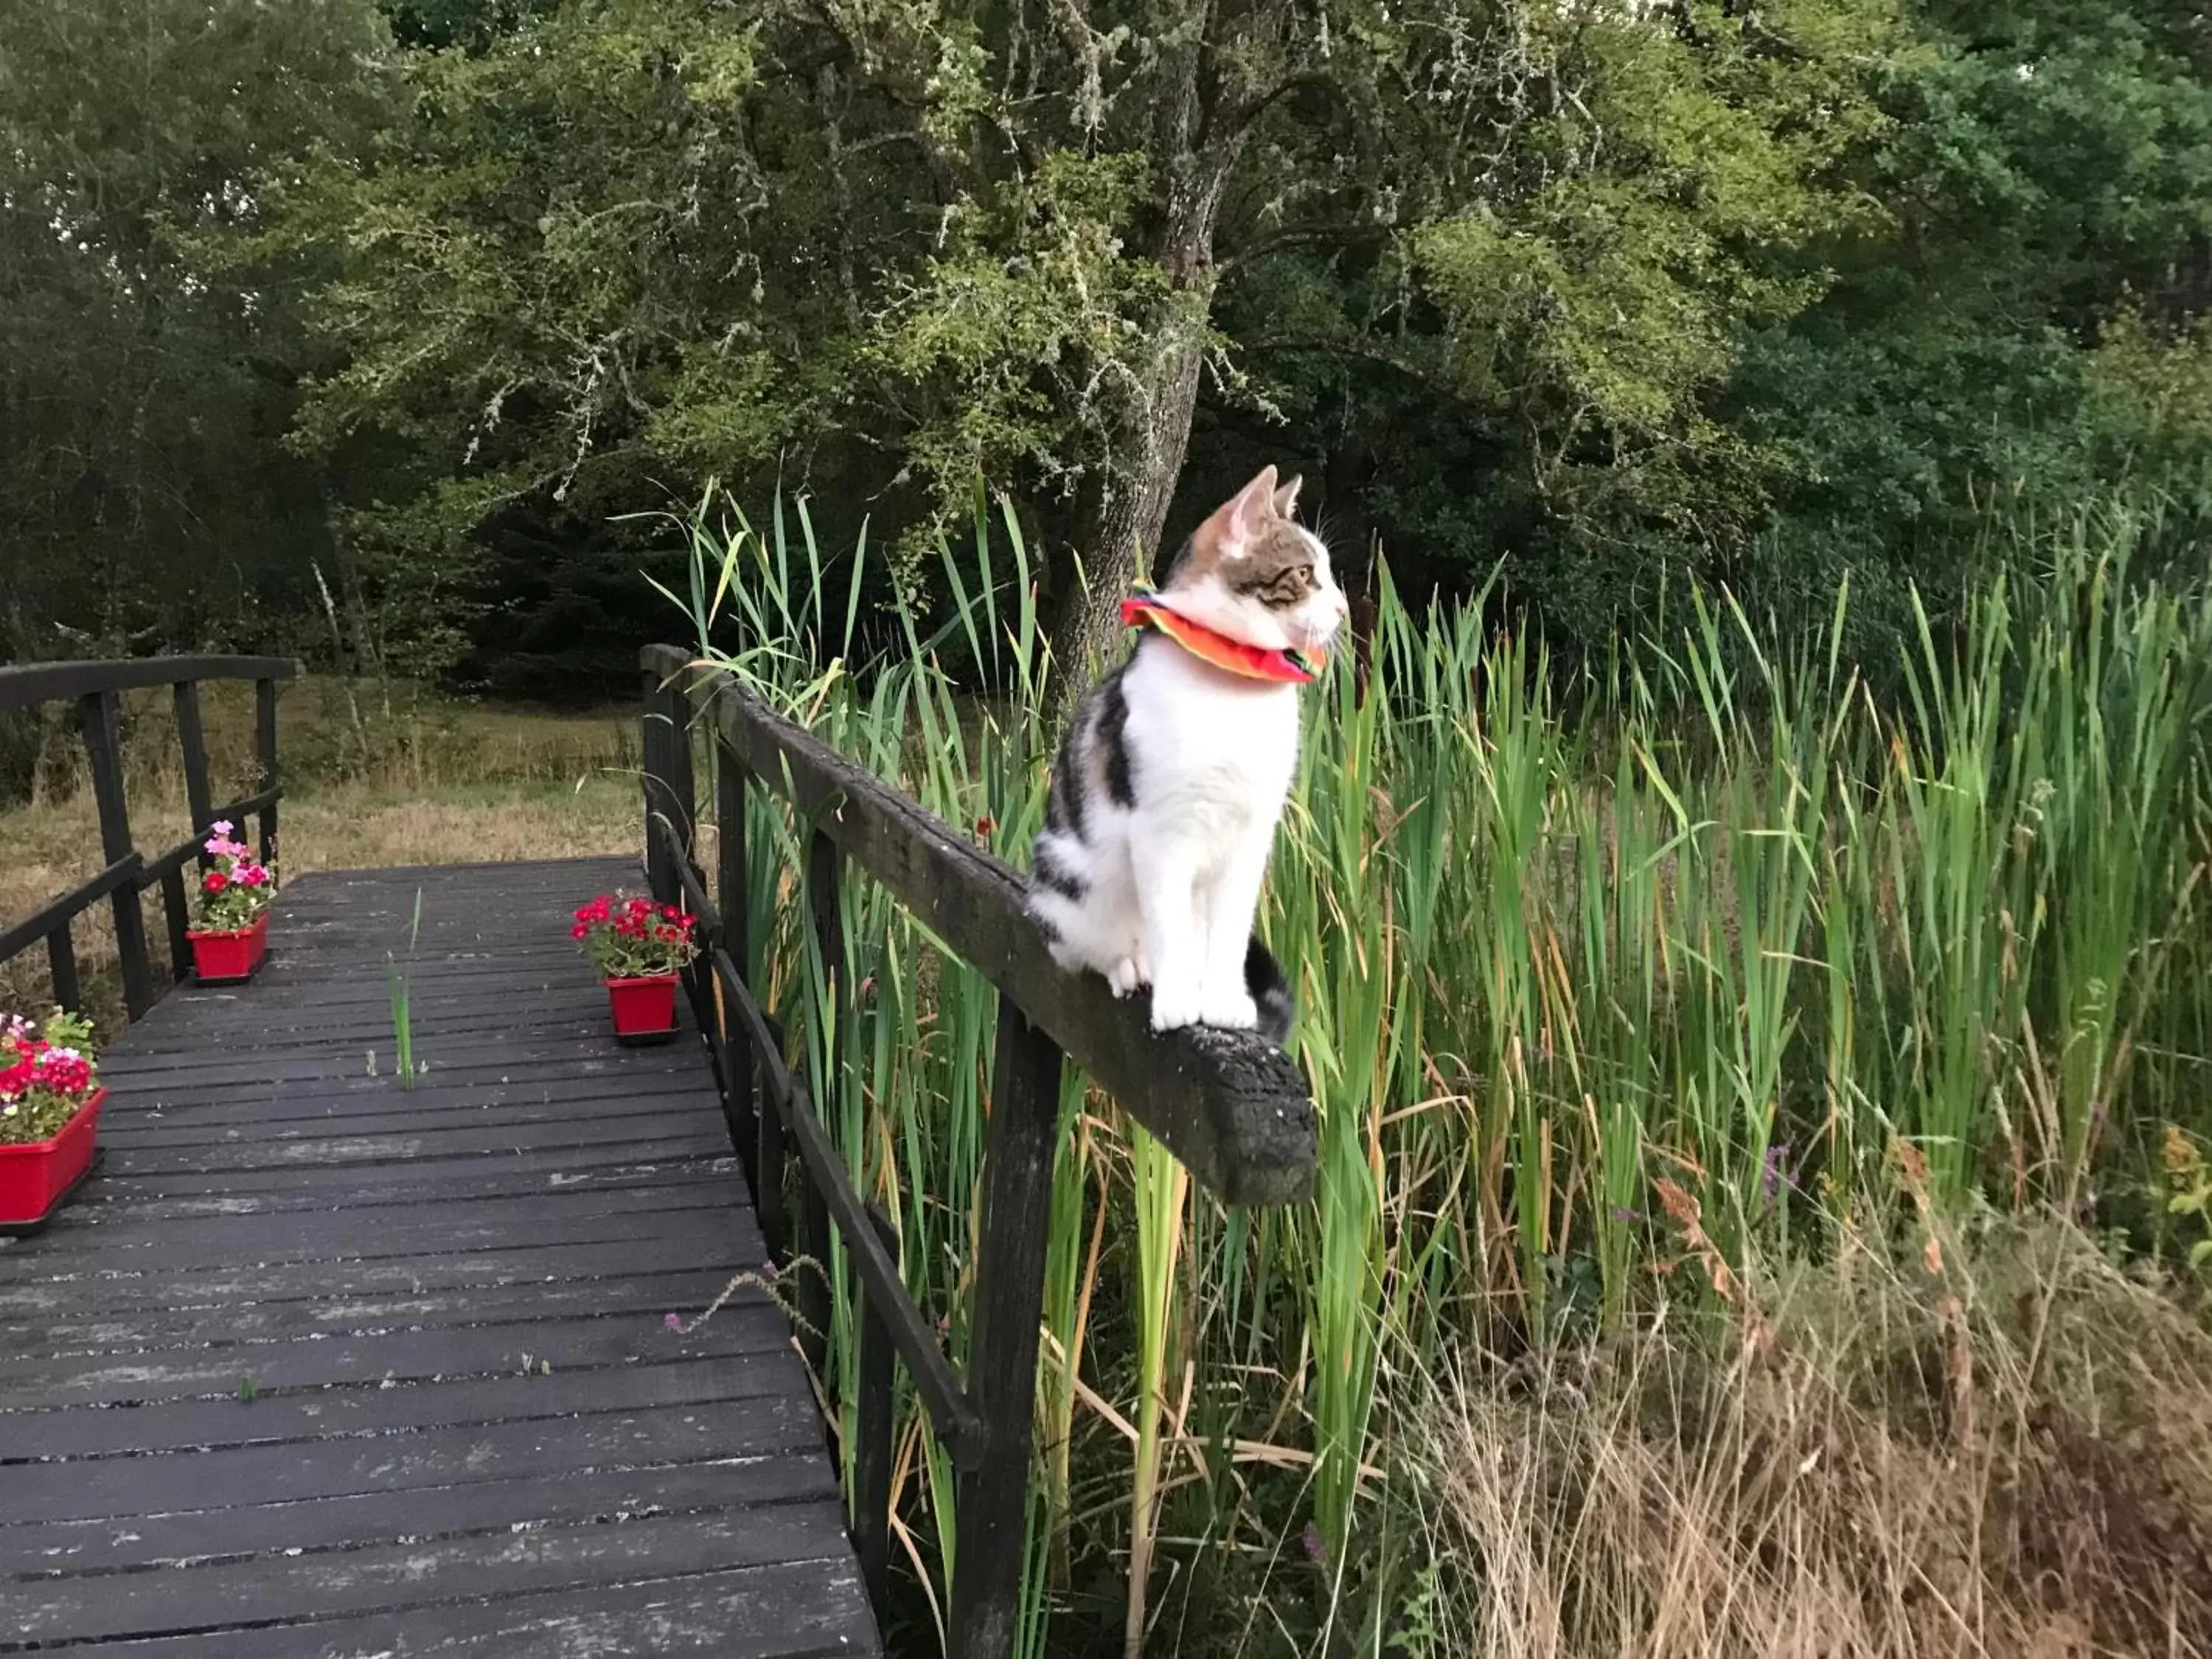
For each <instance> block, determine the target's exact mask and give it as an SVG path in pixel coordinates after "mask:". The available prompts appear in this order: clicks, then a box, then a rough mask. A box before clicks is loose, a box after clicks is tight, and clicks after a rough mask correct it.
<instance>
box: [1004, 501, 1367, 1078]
mask: <svg viewBox="0 0 2212 1659" xmlns="http://www.w3.org/2000/svg"><path fill="white" fill-rule="evenodd" d="M1299 482H1300V481H1299V480H1298V479H1297V478H1293V479H1291V482H1290V483H1287V484H1285V485H1282V486H1281V487H1280V488H1278V487H1277V485H1276V483H1275V469H1274V468H1273V467H1272V466H1271V467H1268V468H1267V470H1266V471H1263V472H1261V474H1260V476H1259V477H1256V478H1255V479H1254V480H1253V481H1252V482H1251V483H1249V484H1247V485H1246V486H1245V487H1244V488H1243V489H1241V490H1239V491H1238V492H1237V495H1236V497H1235V498H1234V499H1233V500H1231V501H1228V502H1226V503H1225V504H1224V505H1223V506H1222V507H1219V508H1218V509H1217V510H1216V511H1215V512H1214V513H1213V514H1212V517H1210V518H1208V519H1207V520H1206V522H1205V523H1204V524H1202V525H1200V526H1199V527H1198V530H1197V531H1196V532H1195V533H1194V534H1193V536H1192V537H1191V538H1190V540H1189V541H1188V543H1186V544H1184V546H1183V548H1182V551H1181V552H1180V553H1178V554H1177V555H1176V558H1175V561H1174V562H1173V563H1172V564H1170V566H1169V568H1168V571H1167V575H1166V580H1164V582H1163V584H1162V585H1161V586H1160V588H1159V590H1158V593H1157V594H1155V595H1153V596H1152V597H1151V599H1149V600H1148V601H1146V602H1143V603H1142V604H1140V605H1136V606H1133V611H1148V612H1149V613H1150V617H1151V620H1152V622H1153V623H1154V625H1153V626H1152V627H1149V628H1146V629H1144V631H1142V632H1140V633H1139V635H1138V636H1137V641H1136V645H1135V647H1134V648H1133V650H1132V651H1131V652H1130V653H1129V656H1128V658H1127V660H1125V661H1124V662H1123V663H1122V665H1121V666H1120V667H1119V668H1116V669H1115V671H1113V672H1112V673H1110V674H1109V675H1107V676H1106V677H1105V678H1103V679H1102V680H1101V681H1099V683H1098V684H1097V685H1096V686H1094V687H1092V688H1091V690H1090V692H1089V693H1088V694H1086V695H1085V697H1084V699H1083V702H1081V704H1080V705H1079V707H1078V708H1077V710H1076V714H1075V719H1074V722H1073V725H1072V726H1070V728H1069V730H1068V734H1067V739H1066V743H1065V744H1063V745H1062V746H1061V749H1060V757H1059V758H1058V760H1056V761H1055V762H1054V765H1053V775H1052V792H1051V796H1050V799H1049V803H1048V807H1047V811H1046V817H1045V829H1044V830H1043V832H1042V834H1040V835H1039V836H1037V840H1036V859H1035V865H1034V868H1033V870H1032V872H1031V874H1030V910H1031V913H1032V914H1033V915H1036V918H1037V919H1038V920H1039V921H1041V922H1042V923H1043V924H1044V926H1045V927H1046V928H1047V929H1048V931H1049V932H1050V933H1051V934H1052V936H1053V941H1054V943H1053V955H1054V958H1055V959H1056V960H1057V961H1058V962H1059V963H1060V965H1061V966H1062V967H1063V968H1066V969H1070V970H1072V971H1073V970H1079V969H1085V968H1089V969H1094V970H1095V971H1097V972H1098V973H1100V974H1103V975H1105V977H1106V981H1107V983H1108V984H1109V985H1110V986H1111V987H1113V989H1114V994H1115V995H1116V996H1127V995H1128V994H1131V993H1132V992H1133V991H1135V990H1136V989H1138V987H1140V986H1149V987H1151V992H1152V1028H1153V1029H1154V1030H1161V1031H1165V1030H1173V1029H1175V1028H1176V1027H1178V1026H1183V1025H1191V1024H1205V1025H1219V1026H1227V1027H1231V1028H1233V1029H1237V1030H1255V1029H1256V1030H1261V1031H1262V1032H1264V1033H1265V1034H1266V1035H1267V1036H1268V1037H1270V1038H1271V1039H1272V1040H1273V1041H1275V1042H1282V1041H1284V1040H1285V1038H1286V1037H1287V1036H1289V1034H1290V1029H1291V1019H1292V1018H1293V1013H1294V1009H1293V1006H1292V1003H1291V991H1290V987H1289V985H1288V984H1287V983H1285V980H1284V978H1283V974H1282V969H1280V968H1279V966H1278V965H1277V964H1276V963H1275V960H1274V958H1273V957H1271V956H1269V955H1268V953H1267V948H1266V947H1265V946H1264V945H1261V943H1260V941H1259V939H1258V937H1257V936H1256V935H1255V933H1253V931H1252V919H1253V915H1254V913H1255V911H1256V910H1257V908H1258V907H1259V902H1260V888H1261V883H1262V882H1263V881H1264V879H1265V878H1266V876H1267V855H1268V853H1269V851H1270V850H1271V849H1272V848H1273V845H1274V840H1275V826H1276V824H1277V823H1279V821H1280V819H1281V817H1282V813H1283V803H1284V801H1285V798H1286V797H1287V796H1288V794H1289V793H1290V786H1291V774H1292V772H1293V770H1294V769H1296V767H1297V755H1298V693H1297V683H1296V682H1297V681H1298V680H1301V679H1306V678H1311V674H1310V672H1309V671H1305V669H1304V663H1303V661H1302V660H1301V659H1300V657H1299V655H1298V653H1304V652H1314V653H1318V652H1320V651H1322V650H1324V649H1325V648H1326V647H1328V643H1329V641H1331V640H1332V639H1333V638H1334V635H1335V633H1336V630H1337V629H1338V627H1339V626H1340V624H1341V623H1343V621H1344V617H1345V611H1346V605H1345V599H1344V594H1343V593H1342V592H1341V591H1340V589H1339V588H1338V586H1337V585H1336V581H1335V580H1334V577H1333V576H1332V575H1331V574H1330V572H1329V562H1328V549H1327V548H1326V547H1324V546H1322V543H1321V539H1320V538H1318V537H1316V536H1315V535H1313V534H1312V533H1311V532H1309V531H1305V530H1303V529H1301V528H1299V527H1298V526H1297V524H1296V523H1294V522H1293V521H1292V520H1291V507H1293V505H1294V504H1295V503H1296V502H1297V495H1298V484H1299ZM1161 612H1165V613H1167V614H1166V615H1165V616H1162V615H1160V614H1159V613H1161Z"/></svg>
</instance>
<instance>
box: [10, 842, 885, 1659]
mask: <svg viewBox="0 0 2212 1659" xmlns="http://www.w3.org/2000/svg"><path fill="white" fill-rule="evenodd" d="M639 884H640V883H639V880H638V878H637V875H636V873H635V870H634V869H631V868H628V867H625V866H623V865H622V864H620V863H618V862H617V861H613V860H578V861H574V862H563V863H553V864H535V865H520V866H466V867H453V868H438V869H429V870H420V871H416V870H408V871H382V872H349V873H343V874H330V875H321V876H314V877H309V878H302V879H301V880H300V881H298V882H296V883H295V884H293V885H292V886H291V887H290V888H289V889H288V890H287V891H286V892H285V893H284V894H283V896H282V897H281V898H280V900H279V906H280V908H279V910H278V913H277V916H276V923H275V927H274V930H273V938H272V945H273V947H274V948H273V950H272V954H271V957H270V963H269V964H268V966H267V967H266V968H265V969H264V970H263V973H262V975H260V977H259V978H258V980H257V981H255V982H254V983H253V984H252V985H251V986H247V987H211V988H204V987H187V988H185V990H183V991H180V992H179V993H177V994H173V995H172V996H171V997H170V998H168V999H167V1000H165V1001H164V1002H163V1003H162V1004H161V1006H158V1007H157V1008H156V1009H155V1011H154V1012H153V1014H152V1015H151V1016H150V1017H149V1018H147V1019H145V1020H143V1021H142V1022H141V1023H140V1024H138V1025H137V1026H136V1027H134V1028H133V1029H132V1030H131V1031H130V1032H128V1033H127V1034H126V1035H125V1037H124V1038H123V1040H122V1041H121V1042H118V1044H116V1045H115V1046H114V1048H112V1050H111V1051H110V1054H109V1057H108V1063H107V1065H106V1067H105V1075H106V1080H107V1081H108V1083H109V1085H110V1086H111V1090H112V1093H111V1095H110V1098H109V1104H108V1109H107V1111H106V1115H105V1116H104V1117H103V1118H102V1121H101V1139H102V1144H103V1146H105V1147H106V1149H107V1160H106V1167H105V1170H104V1172H103V1174H102V1176H100V1178H99V1179H98V1180H96V1181H95V1182H94V1183H93V1184H92V1185H91V1186H90V1187H88V1188H87V1189H86V1190H85V1192H84V1193H83V1194H81V1195H80V1198H79V1200H78V1201H77V1202H76V1204H75V1205H73V1206H72V1207H71V1208H70V1210H69V1211H68V1212H66V1213H65V1214H64V1216H63V1217H62V1218H60V1219H59V1220H58V1222H57V1223H56V1224H55V1225H53V1226H52V1228H50V1229H49V1230H48V1231H46V1232H45V1233H44V1234H42V1235H40V1236H39V1237H34V1238H31V1239H26V1240H18V1241H15V1242H13V1243H8V1244H4V1245H0V1491H4V1492H5V1494H6V1497H5V1501H4V1503H0V1601H4V1603H5V1605H6V1606H7V1607H8V1608H9V1613H10V1614H11V1615H12V1617H11V1619H10V1620H9V1628H7V1629H5V1630H0V1649H7V1650H12V1649H14V1648H15V1647H16V1646H20V1645H35V1646H39V1647H41V1648H43V1647H46V1646H49V1645H51V1646H57V1647H59V1646H68V1647H76V1648H82V1650H84V1651H85V1652H86V1653H87V1654H88V1655H90V1656H95V1659H97V1656H108V1655H118V1656H119V1655H125V1654H147V1655H160V1656H163V1659H211V1656H216V1655H221V1656H223V1659H255V1656H279V1655H281V1656H283V1659H294V1656H302V1655H314V1654H328V1655H331V1656H333V1659H335V1656H337V1655H340V1654H343V1655H348V1656H356V1655H360V1654H363V1653H380V1654H389V1655H392V1656H395V1659H397V1656H412V1655H426V1656H427V1655H441V1656H492V1655H507V1654H518V1655H520V1654H530V1655H538V1654H547V1655H556V1656H557V1655H562V1654H568V1653H591V1654H594V1655H617V1654H633V1653H634V1654H648V1653H651V1654H659V1653H706V1652H713V1653H717V1654H731V1655H738V1656H744V1655H754V1656H758V1659H798V1656H802V1655H814V1654H830V1653H836V1654H841V1655H843V1654H853V1655H870V1654H876V1653H878V1652H879V1651H880V1647H879V1644H878V1637H877V1634H876V1632H875V1631H874V1629H873V1627H872V1622H871V1620H870V1615H869V1613H868V1608H867V1601H866V1595H865V1594H864V1593H863V1591H862V1589H861V1586H860V1577H859V1572H858V1569H857V1567H856V1565H855V1564H854V1556H853V1553H852V1550H851V1547H850V1545H849V1543H848V1540H847V1538H846V1534H845V1531H844V1527H843V1522H842V1501H841V1499H840V1498H839V1496H838V1492H837V1484H836V1471H835V1468H834V1465H833V1464H832V1463H831V1462H830V1460H829V1456H828V1454H827V1450H826V1446H825V1442H824V1437H823V1429H822V1425H821V1424H820V1422H819V1420H818V1419H817V1415H816V1413H815V1407H814V1404H813V1399H812V1395H811V1389H809V1386H808V1384H807V1381H806V1377H805V1370H804V1368H803V1367H802V1366H801V1364H800V1363H799V1359H798V1358H797V1356H796V1355H795V1353H794V1352H793V1349H792V1345H791V1342H790V1339H789V1331H788V1328H787V1325H786V1324H785V1322H784V1319H783V1316H782V1314H781V1311H780V1310H778V1309H777V1308H776V1307H775V1304H774V1303H773V1302H772V1301H771V1300H770V1299H769V1297H768V1296H767V1295H766V1294H765V1293H764V1292H763V1291H762V1290H760V1289H759V1288H757V1287H746V1288H741V1289H739V1290H738V1291H737V1292H736V1293H735V1295H734V1296H733V1297H732V1299H731V1300H730V1302H729V1303H728V1304H727V1305H726V1306H725V1307H723V1308H722V1309H721V1310H720V1312H719V1313H717V1314H716V1316H714V1318H713V1319H712V1320H711V1321H708V1322H707V1323H705V1324H704V1325H701V1326H696V1327H692V1328H688V1329H684V1330H672V1329H671V1328H669V1323H668V1321H667V1316H668V1315H669V1314H671V1313H674V1314H677V1315H678V1316H693V1315H696V1314H697V1313H698V1312H699V1311H700V1310H702V1308H703V1307H704V1306H705V1305H706V1304H708V1303H709V1302H711V1301H712V1300H713V1299H714V1297H715V1296H716V1295H717V1294H718V1293H719V1292H720V1291H722V1290H723V1289H724V1288H725V1287H726V1285H728V1284H729V1283H730V1281H731V1279H732V1278H733V1277H736V1276H738V1275H740V1274H744V1273H756V1272H758V1271H760V1270H761V1267H762V1256H763V1245H762V1242H761V1238H760V1234H759V1230H758V1228H757V1225H756V1224H755V1222H754V1220H753V1218H752V1215H751V1213H750V1208H749V1207H748V1206H747V1205H746V1202H745V1200H744V1185H743V1182H742V1181H741V1179H740V1178H739V1176H738V1164H737V1161H736V1159H735V1158H733V1157H732V1149H731V1147H730V1145H729V1139H728V1134H727V1131H726V1127H725V1126H724V1123H723V1121H722V1116H721V1109H720V1098H719V1096H718V1094H717V1092H716V1091H715V1090H714V1086H713V1081H712V1078H711V1075H710V1073H709V1072H708V1067H707V1065H706V1062H705V1057H704V1051H703V1049H702V1048H701V1047H700V1046H699V1044H698V1043H697V1042H696V1038H693V1037H689V1036H687V1037H684V1038H683V1039H681V1040H679V1042H677V1043H674V1044H671V1045H668V1046H665V1047H661V1048H641V1049H624V1048H620V1047H618V1046H617V1045H615V1044H614V1043H612V1042H611V1041H610V1040H609V1039H608V1037H607V1036H606V1034H605V1001H604V998H603V996H602V994H601V993H600V992H599V988H598V987H597V986H596V984H594V983H593V982H592V979H591V976H590V975H589V972H588V970H587V969H585V967H584V966H583V964H582V963H580V961H579V960H578V959H577V958H576V957H575V955H574V951H573V948H572V947H571V946H570V945H569V942H568V939H567V934H566V927H567V920H568V910H569V909H570V908H573V907H574V905H575V904H576V903H578V902H581V900H582V899H584V898H586V897H588V896H590V895H591V894H592V893H593V892H597V891H601V890H613V889H615V888H617V887H627V888H629V889H630V890H636V888H637V887H638V886H639ZM418 889H419V890H420V891H421V893H422V914H423V926H422V933H421V936H420V939H418V941H417V943H416V950H415V956H416V960H415V963H414V964H413V966H412V969H411V970H410V971H411V972H412V973H413V975H414V976H415V987H416V988H415V996H416V1018H415V1019H414V1021H413V1030H414V1035H415V1037H416V1045H417V1050H418V1053H419V1054H421V1055H422V1057H424V1058H425V1059H426V1060H428V1071H427V1073H425V1075H424V1076H423V1077H422V1079H420V1080H419V1083H418V1085H417V1086H416V1088H414V1089H411V1090H401V1089H400V1088H399V1087H398V1085H397V1083H396V1081H395V1080H394V1079H392V1077H391V1076H390V1075H389V1074H388V1073H389V1066H390V1059H391V1050H392V1030H391V1022H390V1012H389V1005H388V1001H387V999H386V991H385V977H384V976H385V966H386V957H387V952H397V953H399V954H402V955H404V953H405V945H406V940H405V933H406V929H407V927H408V925H409V922H410V919H411V916H412V913H413V910H414V907H415V902H416V891H417V890H418ZM686 1018H687V1019H688V1016H686ZM372 1053H373V1054H375V1055H376V1057H377V1063H378V1065H379V1066H380V1069H382V1070H384V1071H385V1072H386V1075H384V1076H372V1075H370V1074H369V1072H368V1065H369V1056H370V1054H372ZM151 1567H158V1568H160V1569H161V1571H150V1572H149V1571H142V1570H143V1569H146V1568H151Z"/></svg>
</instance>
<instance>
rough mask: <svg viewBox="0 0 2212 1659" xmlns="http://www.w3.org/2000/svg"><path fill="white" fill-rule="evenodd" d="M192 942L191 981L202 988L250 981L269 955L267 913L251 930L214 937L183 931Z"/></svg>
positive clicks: (235, 930)
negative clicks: (202, 986)
mask: <svg viewBox="0 0 2212 1659" xmlns="http://www.w3.org/2000/svg"><path fill="white" fill-rule="evenodd" d="M185 938H186V939H190V940H191V942H192V977H193V978H195V979H197V981H199V982H200V983H201V984H203V985H236V984H239V983H240V982H241V981H246V980H249V979H252V977H253V971H254V969H257V968H258V967H260V966H261V963H262V959H263V958H264V957H266V956H267V955H268V954H269V913H268V912H267V911H266V910H264V911H263V912H262V913H261V914H260V915H258V916H256V917H254V919H253V921H252V925H251V926H248V927H232V928H228V929H225V930H223V931H222V932H216V933H203V932H201V931H200V930H198V929H197V928H190V929H187V930H186V931H185Z"/></svg>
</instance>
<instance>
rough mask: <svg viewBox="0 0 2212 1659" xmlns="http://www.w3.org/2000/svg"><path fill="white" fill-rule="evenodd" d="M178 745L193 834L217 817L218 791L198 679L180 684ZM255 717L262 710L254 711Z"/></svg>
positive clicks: (178, 689)
mask: <svg viewBox="0 0 2212 1659" xmlns="http://www.w3.org/2000/svg"><path fill="white" fill-rule="evenodd" d="M176 705H177V746H178V747H179V749H181V750H183V751H184V761H185V811H188V812H190V813H191V817H192V833H193V834H194V835H196V836H197V835H200V834H203V833H204V832H205V830H206V829H207V827H208V821H209V820H210V818H212V817H214V816H215V791H214V788H213V787H212V786H211V785H210V782H209V781H208V754H207V727H206V726H204V724H203V723H202V722H201V720H200V688H199V682H198V681H197V680H179V681H178V682H177V687H176ZM254 713H255V718H256V719H257V720H258V718H259V717H260V711H259V710H258V709H256V710H255V711H254Z"/></svg>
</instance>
